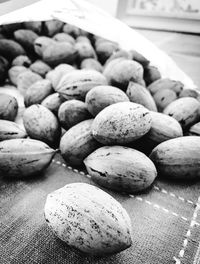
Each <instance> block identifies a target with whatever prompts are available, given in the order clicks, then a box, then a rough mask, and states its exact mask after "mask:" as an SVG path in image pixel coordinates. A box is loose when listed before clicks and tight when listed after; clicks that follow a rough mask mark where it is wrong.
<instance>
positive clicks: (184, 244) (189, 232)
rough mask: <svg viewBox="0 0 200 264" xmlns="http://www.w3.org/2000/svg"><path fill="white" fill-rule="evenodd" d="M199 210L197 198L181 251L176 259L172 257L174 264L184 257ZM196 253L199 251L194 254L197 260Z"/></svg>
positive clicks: (199, 204)
mask: <svg viewBox="0 0 200 264" xmlns="http://www.w3.org/2000/svg"><path fill="white" fill-rule="evenodd" d="M199 210H200V197H199V198H198V201H197V205H196V208H195V210H194V213H193V215H192V219H191V222H190V226H189V229H188V231H187V233H186V235H185V239H184V241H183V245H182V248H181V250H180V252H179V254H178V258H176V257H173V259H174V260H175V263H176V264H181V259H182V258H183V257H184V254H185V249H186V247H187V245H188V239H189V238H190V236H191V231H192V228H193V227H194V225H195V224H197V222H196V218H197V215H198V211H199ZM181 218H182V217H181ZM198 251H199V249H198V250H197V253H196V255H197V258H198V255H199V253H198ZM197 258H196V257H195V259H197ZM197 260H198V259H197ZM194 263H195V260H194Z"/></svg>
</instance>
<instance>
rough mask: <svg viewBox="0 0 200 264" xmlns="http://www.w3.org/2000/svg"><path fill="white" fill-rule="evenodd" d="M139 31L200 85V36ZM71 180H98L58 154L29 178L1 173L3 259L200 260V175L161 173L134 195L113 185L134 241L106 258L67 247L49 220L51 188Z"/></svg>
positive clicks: (16, 263)
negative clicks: (166, 176)
mask: <svg viewBox="0 0 200 264" xmlns="http://www.w3.org/2000/svg"><path fill="white" fill-rule="evenodd" d="M140 33H142V34H144V35H145V36H146V37H147V38H149V39H150V40H151V41H153V42H154V43H155V44H157V45H158V46H159V47H160V48H161V49H163V50H165V51H167V53H168V54H169V55H170V56H172V58H173V59H175V61H176V62H177V64H178V65H179V66H180V67H181V68H182V69H183V70H184V71H185V72H186V73H187V74H188V75H189V76H190V77H191V78H193V80H194V81H195V83H196V84H197V85H199V87H200V75H199V74H198V71H199V66H200V60H199V54H200V50H199V39H200V37H197V36H190V35H182V34H174V33H166V32H152V31H140ZM71 182H86V183H91V184H93V183H92V181H91V180H90V178H88V176H87V175H85V174H84V173H80V172H79V171H77V170H76V169H75V170H73V169H72V168H70V167H68V166H67V165H66V164H65V163H64V161H63V160H62V158H61V157H60V156H59V155H58V154H57V155H56V156H55V158H54V160H53V162H52V163H51V165H50V167H49V168H48V169H47V170H46V171H45V173H44V174H42V175H38V177H35V178H32V179H29V180H8V179H5V178H3V177H0V263H2V264H4V263H5V264H7V263H9V264H24V263H26V264H29V263H30V264H32V263H35V264H44V263H48V264H60V263H62V264H63V263H64V264H65V263H66V264H73V263H74V264H75V263H76V264H77V263H82V264H83V263H84V264H90V263H91V264H92V263H96V264H103V263H104V264H107V263H111V264H114V263H115V264H132V263H134V264H144V263H145V264H171V263H176V264H190V263H191V264H198V263H200V262H199V261H200V260H199V256H200V249H199V242H200V212H199V209H200V204H199V201H198V199H199V195H200V194H199V193H200V182H199V181H194V182H186V183H180V182H173V181H166V180H163V179H162V178H158V179H157V180H156V182H155V183H154V185H153V186H152V188H150V189H149V190H148V191H146V192H144V193H141V194H137V195H134V196H128V195H122V194H118V193H114V192H110V191H108V192H109V193H110V194H111V195H113V196H114V197H115V198H116V199H117V200H118V201H119V202H121V204H122V205H123V206H124V207H125V208H126V209H127V211H128V213H129V215H130V217H131V220H132V228H133V244H132V246H131V247H130V248H129V249H127V250H125V251H123V252H121V253H119V254H116V255H113V256H107V257H103V258H95V257H91V256H87V255H84V254H82V253H80V252H78V251H76V250H75V249H72V248H70V247H68V246H67V245H65V244H64V243H62V242H61V241H60V240H59V239H57V238H56V237H55V236H54V235H53V233H52V232H51V230H50V229H49V228H48V227H47V225H46V222H45V220H44V215H43V208H44V204H45V200H46V196H47V194H48V193H50V192H51V191H53V190H55V189H58V188H60V187H62V186H64V185H65V184H67V183H71ZM106 191H107V190H106Z"/></svg>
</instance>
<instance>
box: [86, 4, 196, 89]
mask: <svg viewBox="0 0 200 264" xmlns="http://www.w3.org/2000/svg"><path fill="white" fill-rule="evenodd" d="M87 1H88V2H91V3H92V4H95V5H97V6H99V7H101V8H102V9H104V10H105V11H106V12H108V13H110V14H111V15H112V16H114V17H117V18H119V19H120V20H122V21H123V22H125V23H127V24H128V25H129V26H131V27H133V28H134V29H136V30H137V31H138V32H139V33H141V34H142V35H144V36H145V37H146V38H148V39H149V40H151V41H152V42H153V43H154V44H155V45H157V46H158V47H159V48H160V49H162V50H164V51H165V52H166V53H168V54H169V55H170V56H171V57H172V58H173V59H174V60H175V62H176V63H177V64H178V66H179V67H180V68H181V69H182V70H183V71H185V72H186V73H187V74H188V75H189V76H190V77H191V78H192V79H193V80H194V82H195V83H196V85H197V86H198V87H199V88H200V1H199V0H109V1H102V0H87Z"/></svg>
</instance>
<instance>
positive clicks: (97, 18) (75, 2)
mask: <svg viewBox="0 0 200 264" xmlns="http://www.w3.org/2000/svg"><path fill="white" fill-rule="evenodd" d="M52 18H55V19H59V20H62V21H63V22H66V23H69V24H73V25H75V26H77V27H79V28H82V29H84V30H86V31H88V32H91V33H93V34H96V35H98V36H101V37H104V38H107V39H109V40H112V41H116V42H118V43H119V45H120V46H121V48H123V49H126V50H130V49H135V50H136V51H138V52H140V53H141V54H143V55H144V56H145V57H146V58H147V59H149V60H150V61H151V64H152V65H155V66H157V67H158V69H159V70H160V72H161V74H162V77H163V78H164V77H168V78H171V79H173V80H179V81H181V82H182V83H184V85H185V87H187V88H196V86H195V84H194V83H193V81H192V80H191V78H190V77H188V76H187V75H186V74H185V73H184V72H183V71H182V70H181V69H180V68H179V67H178V66H177V65H176V64H175V62H174V61H173V60H172V59H171V58H170V57H169V56H168V55H167V54H165V53H164V52H163V51H161V50H160V49H159V48H157V47H156V46H155V45H154V44H153V43H151V42H150V41H149V40H147V39H146V38H145V37H143V36H142V35H141V34H139V33H138V32H136V31H135V30H134V29H131V28H130V27H128V26H127V25H126V24H124V23H123V22H121V21H120V20H118V19H116V18H114V17H112V16H111V15H109V14H107V13H106V12H105V11H103V10H101V9H100V8H98V7H96V6H94V5H92V4H91V3H88V2H87V1H85V0H40V1H38V2H36V3H34V4H32V5H30V6H27V7H24V8H21V9H19V10H16V11H13V12H11V13H9V14H5V15H3V16H1V17H0V24H7V23H13V22H23V21H38V20H49V19H52Z"/></svg>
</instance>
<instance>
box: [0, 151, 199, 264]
mask: <svg viewBox="0 0 200 264" xmlns="http://www.w3.org/2000/svg"><path fill="white" fill-rule="evenodd" d="M72 182H86V183H90V184H94V183H93V182H92V181H91V179H90V178H89V176H88V175H87V174H86V173H85V172H84V171H78V170H76V169H73V168H71V167H68V166H67V165H66V163H65V162H64V161H63V159H62V157H61V156H60V155H59V154H57V155H56V156H55V158H54V159H53V161H52V163H51V165H50V167H49V168H48V169H47V170H46V171H45V172H44V173H43V174H42V175H38V176H37V177H34V178H31V179H29V180H19V179H18V180H17V179H16V180H8V179H6V178H3V177H0V263H2V264H4V263H5V264H7V263H9V264H23V263H26V264H29V263H30V264H31V263H33V264H45V263H48V264H60V263H62V264H75V263H76V264H79V263H80V264H86V263H87V264H93V263H94V264H107V263H110V264H129V263H131V264H132V263H134V264H142V263H146V264H158V263H159V264H169V263H170V264H171V263H176V264H190V263H192V264H197V263H199V255H200V252H199V251H200V249H198V246H199V238H200V213H199V206H200V205H199V203H198V196H199V189H200V183H199V182H191V183H176V182H167V181H163V180H160V179H157V180H156V182H155V183H154V185H153V186H152V188H150V189H149V190H148V191H146V192H144V193H141V194H137V195H124V194H119V193H115V192H112V191H108V190H105V189H104V190H105V191H107V192H108V193H110V194H111V195H112V196H113V197H114V198H116V199H117V200H118V201H119V202H120V203H121V204H122V205H123V206H124V207H125V208H126V210H127V211H128V213H129V215H130V217H131V221H132V228H133V244H132V246H131V247H130V248H129V249H127V250H125V251H123V252H121V253H118V254H116V255H112V256H107V257H103V258H100V257H91V256H88V255H86V254H83V253H81V252H79V251H78V250H76V249H73V248H70V247H69V246H67V245H66V244H65V243H63V242H62V241H61V240H59V239H58V238H56V237H55V236H54V234H53V233H52V231H51V230H50V229H49V228H48V226H47V224H46V222H45V219H44V204H45V201H46V197H47V194H48V193H50V192H52V191H53V190H56V189H58V188H60V187H62V186H64V185H66V184H68V183H72Z"/></svg>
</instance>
